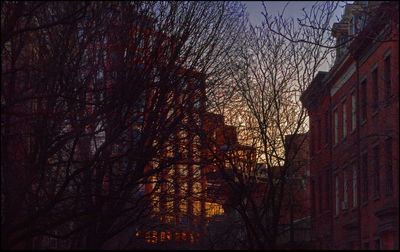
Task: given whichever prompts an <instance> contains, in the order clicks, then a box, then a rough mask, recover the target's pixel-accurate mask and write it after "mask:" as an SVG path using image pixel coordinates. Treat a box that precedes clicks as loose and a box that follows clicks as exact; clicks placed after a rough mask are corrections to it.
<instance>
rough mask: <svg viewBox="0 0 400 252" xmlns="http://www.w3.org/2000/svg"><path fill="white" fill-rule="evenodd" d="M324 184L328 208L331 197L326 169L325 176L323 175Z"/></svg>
mask: <svg viewBox="0 0 400 252" xmlns="http://www.w3.org/2000/svg"><path fill="white" fill-rule="evenodd" d="M325 182H326V184H325V186H326V192H325V193H326V208H327V209H329V208H330V201H329V200H330V198H331V194H330V191H331V188H330V181H329V171H326V176H325Z"/></svg>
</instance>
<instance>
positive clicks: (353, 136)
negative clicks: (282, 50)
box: [302, 1, 399, 249]
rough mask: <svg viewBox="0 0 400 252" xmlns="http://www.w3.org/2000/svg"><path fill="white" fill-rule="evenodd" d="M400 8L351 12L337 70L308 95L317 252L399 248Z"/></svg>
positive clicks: (375, 5)
mask: <svg viewBox="0 0 400 252" xmlns="http://www.w3.org/2000/svg"><path fill="white" fill-rule="evenodd" d="M398 6H399V5H398V3H396V2H387V1H379V2H370V1H355V2H354V3H352V4H347V5H346V7H345V11H344V15H343V17H342V20H341V21H340V22H338V23H335V24H334V26H333V32H332V35H333V36H334V37H335V38H336V41H337V45H338V48H337V53H336V62H335V65H334V66H333V67H332V69H330V71H329V72H328V73H327V72H319V73H318V74H317V75H316V77H315V78H314V80H313V82H312V83H311V84H310V85H309V87H308V89H307V90H306V91H305V92H304V93H303V95H302V102H303V105H304V106H305V107H306V108H307V110H308V113H309V117H310V137H311V139H310V140H311V141H310V156H311V160H310V170H311V177H312V181H311V193H312V209H313V211H312V230H313V240H314V241H315V245H316V248H317V249H398V248H399V239H398V237H399V225H398V223H399V208H398V201H399V180H398V177H399V159H398V151H399V96H398V92H399V74H398V54H399V51H398V50H399V40H398V39H399V33H398V30H399V26H398V21H399V16H398ZM346 41H348V42H346Z"/></svg>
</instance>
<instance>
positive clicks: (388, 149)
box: [385, 138, 393, 195]
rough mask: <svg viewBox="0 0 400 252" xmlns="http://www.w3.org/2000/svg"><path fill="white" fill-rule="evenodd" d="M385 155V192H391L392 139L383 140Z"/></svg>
mask: <svg viewBox="0 0 400 252" xmlns="http://www.w3.org/2000/svg"><path fill="white" fill-rule="evenodd" d="M385 155H386V183H385V184H386V194H388V195H389V194H392V192H393V170H392V169H393V168H392V166H393V163H392V159H393V152H392V139H391V138H389V139H387V140H386V141H385Z"/></svg>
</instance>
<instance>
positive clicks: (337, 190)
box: [335, 175, 339, 215]
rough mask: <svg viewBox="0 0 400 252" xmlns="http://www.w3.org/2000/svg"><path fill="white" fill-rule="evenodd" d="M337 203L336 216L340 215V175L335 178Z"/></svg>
mask: <svg viewBox="0 0 400 252" xmlns="http://www.w3.org/2000/svg"><path fill="white" fill-rule="evenodd" d="M335 203H336V208H335V209H336V210H335V215H338V214H339V177H338V175H336V176H335Z"/></svg>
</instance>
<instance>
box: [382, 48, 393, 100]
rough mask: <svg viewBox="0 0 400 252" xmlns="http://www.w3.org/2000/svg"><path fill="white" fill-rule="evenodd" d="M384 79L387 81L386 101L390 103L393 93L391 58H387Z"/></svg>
mask: <svg viewBox="0 0 400 252" xmlns="http://www.w3.org/2000/svg"><path fill="white" fill-rule="evenodd" d="M384 68H385V69H384V79H385V100H386V101H389V99H390V96H391V92H392V83H391V73H390V72H391V71H390V56H388V57H386V58H385V63H384Z"/></svg>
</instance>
